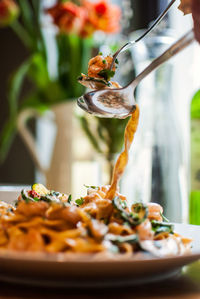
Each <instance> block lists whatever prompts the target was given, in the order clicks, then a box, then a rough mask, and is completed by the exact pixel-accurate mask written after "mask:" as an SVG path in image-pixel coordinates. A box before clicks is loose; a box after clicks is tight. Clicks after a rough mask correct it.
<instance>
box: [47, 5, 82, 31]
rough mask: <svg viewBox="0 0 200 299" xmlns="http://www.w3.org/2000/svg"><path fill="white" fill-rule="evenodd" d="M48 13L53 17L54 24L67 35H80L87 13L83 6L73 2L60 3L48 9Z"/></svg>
mask: <svg viewBox="0 0 200 299" xmlns="http://www.w3.org/2000/svg"><path fill="white" fill-rule="evenodd" d="M47 12H48V13H49V14H50V15H51V16H52V18H53V22H54V24H55V25H57V26H58V27H59V29H60V31H62V32H65V33H75V34H79V33H80V30H81V28H82V26H83V22H84V19H85V12H84V9H83V8H82V7H81V6H78V5H76V4H74V3H73V2H71V1H68V2H64V3H62V2H61V3H60V2H58V3H57V4H56V5H55V6H53V7H52V8H50V9H48V10H47Z"/></svg>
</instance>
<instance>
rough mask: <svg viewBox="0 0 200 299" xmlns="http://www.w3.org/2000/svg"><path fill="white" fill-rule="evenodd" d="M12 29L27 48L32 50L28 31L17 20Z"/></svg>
mask: <svg viewBox="0 0 200 299" xmlns="http://www.w3.org/2000/svg"><path fill="white" fill-rule="evenodd" d="M10 27H11V28H12V30H13V31H14V32H15V33H16V34H17V36H18V37H19V39H20V40H21V41H22V42H23V43H24V45H25V46H26V47H27V48H29V49H30V48H32V41H31V38H30V37H29V35H28V33H27V31H26V29H25V28H24V27H23V26H22V25H21V24H20V23H19V22H18V21H17V20H16V21H15V22H13V23H12V24H11V25H10Z"/></svg>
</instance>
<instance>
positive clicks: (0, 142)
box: [0, 118, 16, 163]
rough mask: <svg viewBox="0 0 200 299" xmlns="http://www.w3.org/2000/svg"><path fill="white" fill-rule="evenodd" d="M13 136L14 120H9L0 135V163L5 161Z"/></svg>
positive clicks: (14, 132)
mask: <svg viewBox="0 0 200 299" xmlns="http://www.w3.org/2000/svg"><path fill="white" fill-rule="evenodd" d="M15 135H16V119H15V118H9V119H8V121H7V122H6V123H5V125H4V127H3V130H2V131H1V134H0V163H2V162H3V161H4V160H5V159H6V157H7V154H8V152H9V149H10V147H11V144H12V142H13V140H14V137H15Z"/></svg>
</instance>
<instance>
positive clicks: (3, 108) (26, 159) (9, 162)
mask: <svg viewBox="0 0 200 299" xmlns="http://www.w3.org/2000/svg"><path fill="white" fill-rule="evenodd" d="M26 56H27V53H26V51H25V49H24V47H23V45H22V44H21V42H20V41H19V40H18V39H17V37H16V36H15V34H14V33H13V32H12V31H11V30H10V29H9V28H3V29H0V132H1V131H2V128H3V125H4V123H5V121H6V119H7V118H8V103H7V98H6V89H7V80H8V78H9V76H10V74H11V73H12V71H13V70H15V68H17V67H18V66H19V65H20V64H21V62H22V61H23V60H24V59H25V58H26ZM27 88H29V87H28V85H27V86H25V89H27ZM33 180H34V166H33V163H32V161H31V159H30V156H29V154H28V152H27V150H26V148H25V146H24V144H23V142H22V140H21V139H20V137H19V136H18V135H17V136H16V138H15V140H14V142H13V144H12V147H11V149H10V151H9V153H8V156H7V158H6V160H5V161H4V163H3V164H2V165H0V184H4V183H6V184H7V183H8V184H31V183H32V182H33Z"/></svg>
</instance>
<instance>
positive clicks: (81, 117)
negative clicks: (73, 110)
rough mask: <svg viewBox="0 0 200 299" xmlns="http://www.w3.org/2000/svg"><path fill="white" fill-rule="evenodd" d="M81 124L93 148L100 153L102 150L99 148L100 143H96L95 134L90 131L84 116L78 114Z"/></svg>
mask: <svg viewBox="0 0 200 299" xmlns="http://www.w3.org/2000/svg"><path fill="white" fill-rule="evenodd" d="M79 120H80V123H81V126H82V129H83V131H84V132H85V134H86V135H87V137H88V138H89V140H90V142H91V144H92V145H93V147H94V148H95V150H96V151H97V152H99V153H102V150H101V148H100V145H99V143H98V139H97V138H96V136H95V134H93V133H92V131H91V128H90V125H89V122H88V120H87V118H86V116H80V117H79Z"/></svg>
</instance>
